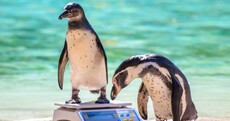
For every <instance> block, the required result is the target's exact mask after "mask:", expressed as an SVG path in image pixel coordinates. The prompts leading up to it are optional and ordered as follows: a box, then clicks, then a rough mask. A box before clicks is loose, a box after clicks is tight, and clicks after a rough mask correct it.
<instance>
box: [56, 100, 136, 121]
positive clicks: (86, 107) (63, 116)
mask: <svg viewBox="0 0 230 121" xmlns="http://www.w3.org/2000/svg"><path fill="white" fill-rule="evenodd" d="M55 105H56V106H59V108H57V109H56V110H54V114H53V121H141V118H140V116H139V114H138V113H137V112H136V110H135V109H133V108H129V107H127V106H132V103H126V102H114V101H111V102H110V103H109V104H95V103H94V102H85V103H81V104H64V103H55Z"/></svg>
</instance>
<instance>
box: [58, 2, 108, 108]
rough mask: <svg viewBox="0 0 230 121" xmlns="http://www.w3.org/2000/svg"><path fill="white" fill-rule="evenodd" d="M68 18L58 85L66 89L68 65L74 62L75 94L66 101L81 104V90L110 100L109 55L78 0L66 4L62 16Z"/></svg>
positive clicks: (73, 83) (59, 65)
mask: <svg viewBox="0 0 230 121" xmlns="http://www.w3.org/2000/svg"><path fill="white" fill-rule="evenodd" d="M63 18H68V29H67V32H66V39H65V44H64V48H63V50H62V53H61V56H60V58H59V64H58V84H59V87H60V89H62V88H63V77H64V71H65V66H66V64H67V62H68V61H69V62H70V72H71V82H72V97H71V99H70V100H68V101H66V103H71V104H74V103H81V100H80V98H79V96H78V93H79V90H80V89H87V90H90V92H92V93H99V92H100V97H99V98H98V100H97V101H96V103H109V100H108V99H107V98H106V85H107V83H108V74H107V58H106V54H105V51H104V48H103V46H102V44H101V42H100V39H99V37H98V36H97V34H96V32H95V31H94V30H93V28H92V27H91V25H90V24H89V22H88V20H87V19H86V17H85V14H84V11H83V9H82V7H81V6H80V5H79V4H77V3H74V2H70V3H68V4H67V5H66V6H65V7H64V12H63V13H61V15H60V16H59V19H60V20H61V19H63Z"/></svg>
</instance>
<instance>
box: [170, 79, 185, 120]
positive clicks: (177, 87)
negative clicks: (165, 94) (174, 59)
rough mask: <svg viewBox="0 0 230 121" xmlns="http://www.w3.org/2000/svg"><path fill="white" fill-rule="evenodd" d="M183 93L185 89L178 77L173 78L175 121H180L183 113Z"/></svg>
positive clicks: (173, 111)
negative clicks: (181, 105)
mask: <svg viewBox="0 0 230 121" xmlns="http://www.w3.org/2000/svg"><path fill="white" fill-rule="evenodd" d="M182 93H183V88H182V86H181V84H180V82H179V80H178V78H177V77H176V76H172V113H173V121H180V117H181V112H180V108H181V107H180V104H181V96H182Z"/></svg>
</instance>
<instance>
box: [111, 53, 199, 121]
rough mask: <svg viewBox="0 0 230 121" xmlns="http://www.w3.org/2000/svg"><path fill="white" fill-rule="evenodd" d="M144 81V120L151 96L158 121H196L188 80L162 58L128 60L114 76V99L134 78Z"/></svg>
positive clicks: (140, 105)
mask: <svg viewBox="0 0 230 121" xmlns="http://www.w3.org/2000/svg"><path fill="white" fill-rule="evenodd" d="M136 78H141V79H142V83H141V85H140V88H139V92H138V97H137V104H138V111H139V114H140V115H141V117H142V118H143V119H145V120H147V118H148V114H147V102H148V98H149V96H150V98H151V100H152V103H153V109H154V112H155V116H156V120H157V121H165V120H168V119H173V121H192V120H195V119H197V117H198V116H197V110H196V108H195V105H194V103H193V101H192V97H191V92H190V87H189V84H188V81H187V79H186V77H185V76H184V74H183V73H182V72H181V71H180V69H179V68H178V67H177V66H175V65H174V64H173V63H172V62H171V61H170V60H169V59H167V58H166V57H164V56H162V55H156V54H143V55H136V56H133V57H131V58H128V59H126V60H124V61H123V62H122V63H121V64H120V65H119V66H118V68H117V69H116V71H115V72H114V75H113V79H112V82H113V87H112V90H111V94H110V96H111V99H112V100H114V99H115V98H116V97H117V95H118V94H119V92H120V91H121V89H123V88H125V87H126V86H128V85H129V84H130V83H131V82H132V81H133V80H134V79H136Z"/></svg>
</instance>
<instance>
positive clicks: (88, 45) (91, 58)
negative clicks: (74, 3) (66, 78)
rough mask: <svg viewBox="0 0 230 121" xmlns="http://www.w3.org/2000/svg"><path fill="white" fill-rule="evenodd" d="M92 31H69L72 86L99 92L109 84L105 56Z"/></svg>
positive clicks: (68, 41) (68, 43) (68, 44)
mask: <svg viewBox="0 0 230 121" xmlns="http://www.w3.org/2000/svg"><path fill="white" fill-rule="evenodd" d="M95 38H96V37H95V35H93V34H92V33H91V32H90V31H77V30H75V31H68V33H67V37H66V40H67V46H68V56H69V61H70V70H71V81H72V86H73V87H74V88H77V89H89V90H98V89H100V88H102V87H104V86H105V85H106V84H107V81H106V69H105V68H106V67H105V61H104V57H103V55H102V54H101V53H100V51H99V49H98V48H97V45H96V40H95Z"/></svg>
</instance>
